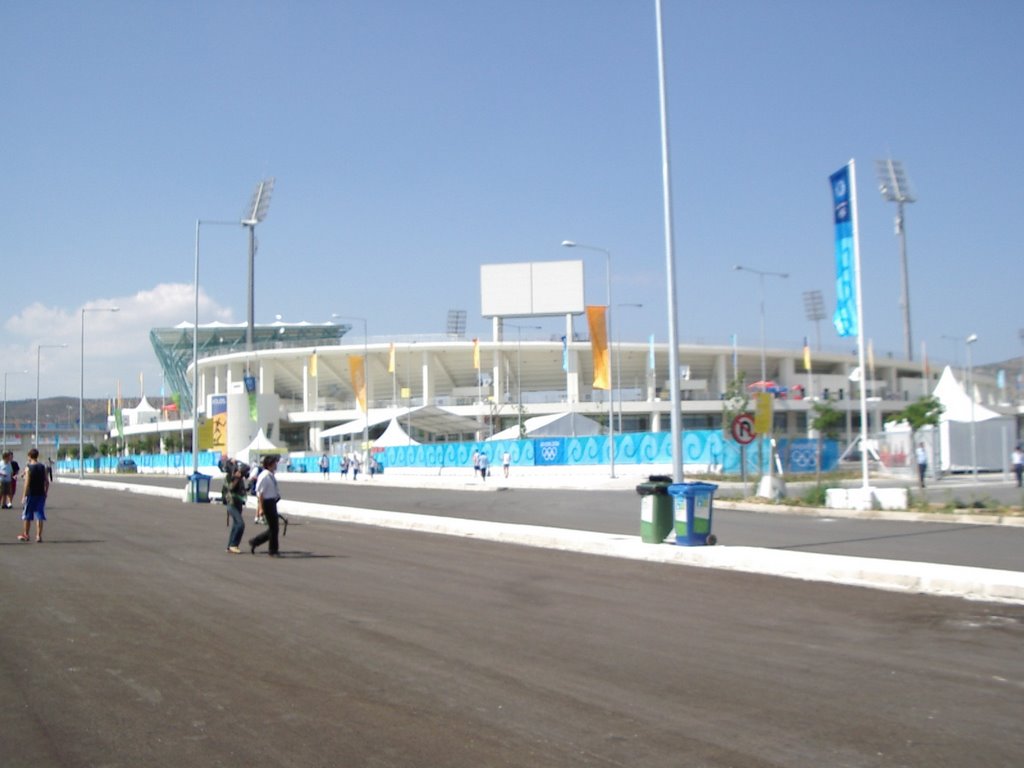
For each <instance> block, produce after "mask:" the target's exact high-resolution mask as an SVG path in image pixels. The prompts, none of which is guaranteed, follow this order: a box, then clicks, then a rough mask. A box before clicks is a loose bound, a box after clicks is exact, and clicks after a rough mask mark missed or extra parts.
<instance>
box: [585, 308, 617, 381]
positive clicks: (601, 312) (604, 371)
mask: <svg viewBox="0 0 1024 768" xmlns="http://www.w3.org/2000/svg"><path fill="white" fill-rule="evenodd" d="M607 309H608V308H607V307H604V306H590V307H587V324H588V325H589V326H590V348H591V350H592V353H593V355H594V389H609V390H610V389H611V388H612V365H611V355H610V354H609V350H608V328H607V325H606V323H605V313H606V311H607Z"/></svg>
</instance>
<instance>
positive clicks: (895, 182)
mask: <svg viewBox="0 0 1024 768" xmlns="http://www.w3.org/2000/svg"><path fill="white" fill-rule="evenodd" d="M875 165H876V167H877V169H878V190H879V192H881V193H882V197H883V198H885V199H886V200H887V201H888V202H890V203H896V236H897V237H898V238H899V239H900V271H901V276H902V283H903V291H902V294H901V296H900V306H901V307H902V308H903V354H904V355H905V356H906V358H907V360H913V359H914V344H913V340H912V337H911V334H910V278H909V276H908V273H907V233H906V229H905V227H904V226H903V204H904V203H913V202H916V199H915V198H914V196H913V195H912V194H911V193H910V185H909V184H908V183H907V175H906V174H905V173H904V172H903V164H902V163H901V162H900V161H899V160H893V159H892V158H889V159H888V160H876V161H875Z"/></svg>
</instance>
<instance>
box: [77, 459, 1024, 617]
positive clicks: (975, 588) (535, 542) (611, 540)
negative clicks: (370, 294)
mask: <svg viewBox="0 0 1024 768" xmlns="http://www.w3.org/2000/svg"><path fill="white" fill-rule="evenodd" d="M279 476H280V478H281V482H282V485H287V484H288V483H289V482H320V483H325V482H336V483H337V482H346V481H343V480H337V479H334V480H325V479H323V478H321V477H319V476H318V475H316V474H302V475H299V474H288V473H280V475H279ZM608 479H609V480H611V478H608ZM622 481H623V482H624V483H631V484H630V485H627V486H626V487H629V488H633V487H635V485H636V483H637V482H639V481H638V480H637V479H636V478H630V479H626V478H622ZM61 482H67V483H79V482H80V483H82V484H84V485H88V486H92V487H97V488H105V489H108V490H110V489H112V488H113V489H116V490H121V491H128V492H131V493H143V494H152V495H158V496H165V497H170V498H179V499H184V491H183V490H182V489H176V488H166V487H158V486H150V485H146V484H140V483H131V482H123V483H121V482H117V481H114V480H89V479H86V480H83V481H78V480H77V479H72V478H61ZM347 482H352V481H351V480H350V481H347ZM359 482H364V481H363V480H360V481H359ZM365 482H373V483H378V482H379V483H381V484H384V483H389V484H397V483H402V484H405V483H408V484H409V485H412V486H414V487H431V486H432V487H445V488H461V487H466V488H467V489H471V490H479V491H483V490H494V491H499V490H500V489H501V486H499V485H498V484H496V483H491V481H490V480H488V481H486V482H485V481H481V480H479V478H477V479H476V480H474V479H473V478H472V476H470V477H469V478H463V477H461V476H460V477H457V478H453V477H449V478H444V479H443V480H441V479H438V480H437V481H435V482H427V480H426V478H420V479H417V478H415V477H412V476H406V475H397V474H392V475H391V477H390V478H387V480H385V475H379V476H377V477H376V478H374V479H372V480H366V481H365ZM549 482H550V480H549ZM556 482H558V483H561V482H563V480H557V481H556ZM487 483H490V485H487V488H486V489H485V488H484V487H483V486H485V485H486V484H487ZM505 487H506V488H507V487H512V486H511V485H506V486H505ZM520 487H531V488H536V487H538V486H537V485H536V484H531V485H528V486H527V485H523V486H520ZM544 487H559V488H561V487H566V486H562V485H560V484H559V485H548V486H544ZM569 487H572V486H569ZM575 487H579V485H577V486H575ZM587 487H590V486H589V485H588V486H587ZM605 489H607V487H606V486H605ZM715 503H716V504H717V505H723V504H728V502H719V501H717V500H716V502H715ZM250 504H251V505H252V504H254V502H253V501H250ZM744 508H749V505H747V504H744ZM280 509H281V511H282V512H284V513H285V514H287V515H296V516H299V517H310V518H317V519H322V520H335V521H338V522H346V523H355V524H359V525H374V526H380V527H387V528H400V529H403V530H413V531H421V532H426V533H439V534H444V535H448V536H464V537H467V538H478V539H485V540H488V541H496V542H503V543H509V544H519V545H523V546H532V547H544V548H549V549H558V550H563V551H572V552H580V553H585V554H592V555H600V556H606V557H619V558H629V559H633V560H644V561H648V562H658V563H669V564H678V565H692V566H699V567H706V568H721V569H726V570H735V571H743V572H746V573H757V574H764V575H769V576H782V577H785V578H796V579H803V580H808V581H826V582H833V583H837V584H847V585H851V586H862V587H872V588H875V589H886V590H893V591H902V592H912V593H924V594H933V595H948V596H957V597H964V598H968V599H974V600H988V601H996V602H1008V603H1020V604H1024V573H1021V572H1015V571H1005V570H995V569H988V568H974V567H967V566H956V565H939V564H934V563H916V562H907V561H903V560H898V561H897V560H881V559H875V558H860V557H848V556H841V555H824V554H817V553H808V552H792V551H780V550H774V549H762V548H757V547H734V546H723V545H719V546H714V547H682V546H676V545H675V544H670V543H663V544H645V543H642V542H641V541H640V539H639V537H636V536H623V535H616V534H607V533H597V532H593V531H578V530H568V529H564V528H553V527H547V526H536V525H519V524H510V523H495V522H487V521H480V520H466V519H462V518H450V517H438V516H433V515H417V514H410V513H405V512H392V511H382V510H371V509H362V508H356V507H346V506H336V505H328V504H317V503H311V502H301V501H293V500H288V499H287V494H286V498H285V500H284V501H282V502H281V507H280ZM820 512H821V513H823V514H828V515H831V516H836V510H824V511H820ZM851 514H857V515H861V516H863V515H868V514H873V515H887V516H888V515H897V514H915V513H892V512H889V513H880V512H875V513H871V512H869V513H864V512H860V513H851ZM934 517H935V516H934V515H929V516H928V519H932V518H934ZM970 517H971V518H972V519H970V520H965V521H961V522H982V521H981V520H979V519H978V518H977V517H976V516H970ZM890 519H908V518H906V517H903V518H890ZM941 519H942V520H943V521H951V522H953V521H954V520H953V519H952V516H949V515H943V516H942V518H941ZM987 524H992V523H991V522H988V523H987Z"/></svg>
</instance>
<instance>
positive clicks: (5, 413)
mask: <svg viewBox="0 0 1024 768" xmlns="http://www.w3.org/2000/svg"><path fill="white" fill-rule="evenodd" d="M12 373H28V369H25V370H24V371H4V446H3V450H4V451H6V450H7V377H8V376H10V375H11V374H12ZM0 452H2V451H0Z"/></svg>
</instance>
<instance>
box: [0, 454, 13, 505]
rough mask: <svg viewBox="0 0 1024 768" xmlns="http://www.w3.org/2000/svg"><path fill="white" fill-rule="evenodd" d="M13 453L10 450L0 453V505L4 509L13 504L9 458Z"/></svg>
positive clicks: (11, 470) (11, 469)
mask: <svg viewBox="0 0 1024 768" xmlns="http://www.w3.org/2000/svg"><path fill="white" fill-rule="evenodd" d="M13 457H14V454H13V453H11V452H10V451H4V452H3V454H2V455H0V505H2V506H3V508H4V509H10V508H11V507H12V506H14V494H13V493H12V492H11V480H13V479H14V478H13V476H12V472H13V468H12V467H11V459H12V458H13Z"/></svg>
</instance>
